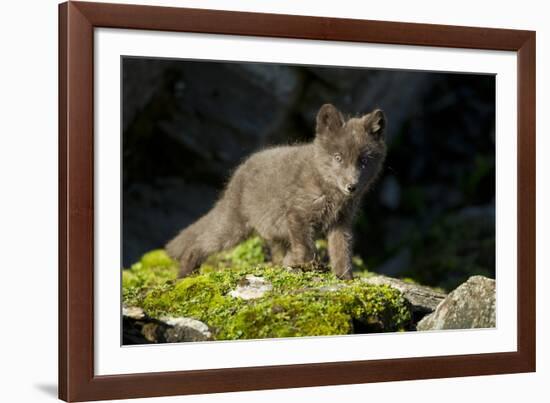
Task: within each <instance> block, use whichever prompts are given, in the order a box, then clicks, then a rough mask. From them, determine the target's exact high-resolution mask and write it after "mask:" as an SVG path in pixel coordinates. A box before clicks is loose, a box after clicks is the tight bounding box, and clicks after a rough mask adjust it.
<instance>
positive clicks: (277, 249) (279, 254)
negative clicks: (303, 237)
mask: <svg viewBox="0 0 550 403" xmlns="http://www.w3.org/2000/svg"><path fill="white" fill-rule="evenodd" d="M266 242H267V246H268V247H269V251H270V253H271V261H272V262H273V263H275V264H281V263H282V262H283V259H284V257H285V255H286V253H287V251H288V246H287V244H286V243H285V242H284V241H282V240H279V239H270V240H267V241H266Z"/></svg>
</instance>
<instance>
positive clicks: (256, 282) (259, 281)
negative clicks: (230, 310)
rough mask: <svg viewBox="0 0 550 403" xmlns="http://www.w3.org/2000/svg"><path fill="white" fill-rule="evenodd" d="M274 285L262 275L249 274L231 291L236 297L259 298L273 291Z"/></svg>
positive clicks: (230, 293)
mask: <svg viewBox="0 0 550 403" xmlns="http://www.w3.org/2000/svg"><path fill="white" fill-rule="evenodd" d="M272 288H273V286H272V285H271V284H270V283H269V282H267V281H266V280H265V279H263V278H261V277H257V276H254V275H252V274H247V275H246V276H245V277H244V279H243V280H242V281H241V282H240V283H239V285H238V286H237V288H236V289H234V290H232V291H230V292H229V295H231V296H232V297H234V298H242V299H257V298H261V297H263V296H264V295H265V293H266V292H268V291H271V289H272Z"/></svg>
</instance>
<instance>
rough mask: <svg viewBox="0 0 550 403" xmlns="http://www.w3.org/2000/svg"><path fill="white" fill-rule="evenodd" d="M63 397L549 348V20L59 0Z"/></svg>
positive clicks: (248, 383) (331, 378)
mask: <svg viewBox="0 0 550 403" xmlns="http://www.w3.org/2000/svg"><path fill="white" fill-rule="evenodd" d="M59 183H60V186H59V397H60V398H61V399H63V400H66V401H85V400H100V399H122V398H133V397H149V396H165V395H178V394H182V395H183V394H197V393H216V392H228V391H243V390H260V389H274V388H289V387H305V386H320V385H338V384H353V383H365V382H382V381H395V380H410V379H427V378H441V377H457V376H471V375H487V374H503V373H518V372H532V371H535V33H534V32H531V31H518V30H508V29H492V28H472V27H457V26H443V25H427V24H412V23H401V22H399V23H398V22H382V21H366V20H353V19H334V18H320V17H309V16H290V15H279V14H258V13H243V12H229V11H216V10H200V9H184V8H168V7H151V6H137V5H135V6H134V5H115V4H106V3H86V2H67V3H63V4H61V5H60V6H59Z"/></svg>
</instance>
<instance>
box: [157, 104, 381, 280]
mask: <svg viewBox="0 0 550 403" xmlns="http://www.w3.org/2000/svg"><path fill="white" fill-rule="evenodd" d="M385 125H386V118H385V116H384V114H383V112H382V111H380V110H375V111H373V112H371V113H369V114H366V115H364V116H361V117H355V118H350V119H347V120H346V119H344V117H343V116H342V114H341V113H340V112H339V111H338V110H337V109H336V108H335V107H334V106H333V105H330V104H326V105H323V106H322V107H321V109H320V110H319V113H318V115H317V127H316V137H315V140H314V141H313V142H311V143H307V144H302V145H293V146H281V147H274V148H269V149H266V150H263V151H259V152H257V153H255V154H252V155H251V156H250V157H249V158H248V159H247V160H246V161H245V162H243V163H242V164H241V165H240V166H239V167H238V168H237V169H236V171H235V172H234V174H233V175H232V177H231V179H230V180H229V183H228V184H227V186H226V188H225V190H224V192H223V194H222V196H221V197H220V199H219V200H218V202H217V203H216V204H215V206H214V207H213V208H212V210H210V212H208V213H207V214H206V215H204V216H203V217H201V218H200V219H199V220H198V221H196V222H195V223H194V224H192V225H190V226H189V227H187V228H185V229H184V230H183V231H181V232H180V233H179V235H177V236H176V237H175V238H174V239H172V240H171V241H170V242H169V243H168V244H167V245H166V250H167V252H168V254H169V255H170V256H172V257H173V258H174V259H177V260H178V261H179V262H180V265H181V268H180V276H181V277H183V276H186V275H188V274H189V273H191V272H192V271H193V270H194V269H196V268H197V267H198V266H199V265H200V264H201V263H202V262H203V261H204V259H206V257H208V255H210V254H212V253H214V252H218V251H221V250H224V249H227V248H230V247H233V246H235V245H236V244H238V243H239V242H241V241H242V240H244V239H246V238H247V237H249V236H250V235H251V234H253V233H256V234H258V235H259V236H261V237H262V238H263V239H264V240H265V241H266V242H267V244H268V245H269V247H270V249H271V252H272V257H273V259H274V260H275V261H276V262H279V263H282V264H283V265H287V266H295V265H300V264H304V263H307V262H309V261H311V260H312V259H314V257H315V256H314V252H315V248H314V239H315V237H316V236H319V235H322V236H327V238H328V245H329V246H328V251H329V257H330V263H331V266H332V268H333V271H334V273H335V274H336V275H337V276H339V277H340V278H346V279H349V278H352V274H351V246H352V230H351V226H352V222H353V217H354V215H355V212H356V210H357V207H358V204H359V201H360V200H361V197H362V195H363V194H364V193H365V192H366V191H367V190H368V188H369V186H370V185H371V184H372V183H373V181H374V180H375V179H376V177H377V176H378V174H379V173H380V170H381V168H382V164H383V162H384V158H385V156H386V145H385V142H384V135H383V132H384V129H385ZM352 188H355V190H354V191H353V192H350V189H352Z"/></svg>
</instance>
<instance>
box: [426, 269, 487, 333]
mask: <svg viewBox="0 0 550 403" xmlns="http://www.w3.org/2000/svg"><path fill="white" fill-rule="evenodd" d="M495 286H496V283H495V280H492V279H489V278H487V277H483V276H472V277H470V278H469V279H468V281H466V282H465V283H464V284H462V285H460V286H459V287H458V288H457V289H455V290H454V291H453V292H451V293H450V294H449V295H448V296H447V298H445V299H444V300H443V301H442V302H441V303H440V304H439V305H438V306H437V308H436V309H435V311H434V312H433V313H432V314H430V315H428V316H426V317H425V318H423V319H422V320H421V321H420V322H419V323H418V325H417V330H442V329H471V328H492V327H495V326H496V313H495V312H496V288H495Z"/></svg>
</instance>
